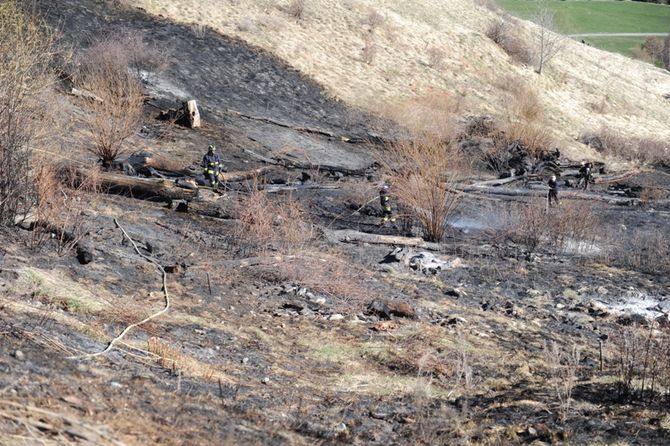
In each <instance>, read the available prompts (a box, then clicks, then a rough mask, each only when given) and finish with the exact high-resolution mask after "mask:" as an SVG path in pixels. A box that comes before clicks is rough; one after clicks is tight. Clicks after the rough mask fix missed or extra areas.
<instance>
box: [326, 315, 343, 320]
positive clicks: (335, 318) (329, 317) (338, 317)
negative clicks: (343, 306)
mask: <svg viewBox="0 0 670 446" xmlns="http://www.w3.org/2000/svg"><path fill="white" fill-rule="evenodd" d="M342 319H344V316H343V315H341V314H331V315H330V316H328V320H329V321H341V320H342Z"/></svg>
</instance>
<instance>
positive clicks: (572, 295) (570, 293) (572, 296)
mask: <svg viewBox="0 0 670 446" xmlns="http://www.w3.org/2000/svg"><path fill="white" fill-rule="evenodd" d="M563 297H565V298H566V299H568V300H578V299H579V294H578V293H577V291H575V290H573V289H572V288H566V289H564V290H563Z"/></svg>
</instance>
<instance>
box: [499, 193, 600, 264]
mask: <svg viewBox="0 0 670 446" xmlns="http://www.w3.org/2000/svg"><path fill="white" fill-rule="evenodd" d="M559 198H560V195H559ZM506 227H507V229H506V230H505V231H503V236H504V237H505V238H507V239H509V240H512V241H514V242H515V243H518V244H519V245H521V246H522V247H524V249H525V256H526V258H527V259H528V260H530V259H531V258H532V254H533V253H535V252H537V250H538V249H540V248H541V247H542V246H546V247H548V248H553V249H557V250H559V251H562V250H568V249H570V250H577V251H581V250H584V249H588V248H589V247H591V246H593V244H594V242H595V240H596V238H597V236H598V234H599V233H600V230H601V227H602V221H601V219H600V218H599V217H598V215H597V214H596V213H595V212H593V210H592V207H591V206H589V203H588V202H581V201H568V200H563V201H562V203H561V206H560V208H547V201H546V200H544V199H536V200H532V201H531V202H529V203H525V204H520V205H517V206H514V207H513V208H512V210H511V214H510V215H509V216H508V222H507V224H506Z"/></svg>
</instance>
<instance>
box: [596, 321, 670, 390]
mask: <svg viewBox="0 0 670 446" xmlns="http://www.w3.org/2000/svg"><path fill="white" fill-rule="evenodd" d="M608 339H609V344H610V345H609V348H608V349H607V351H608V354H607V356H608V362H609V364H610V366H611V367H613V368H614V373H615V375H616V377H617V391H618V396H619V398H621V399H622V400H626V401H629V400H633V399H636V398H637V399H639V400H641V401H645V400H646V401H648V402H653V401H654V400H655V399H657V398H658V397H659V396H665V397H667V396H668V395H669V394H670V387H668V384H670V382H669V380H668V377H669V376H670V375H669V373H668V368H667V360H668V358H669V357H670V339H669V338H668V334H667V333H663V332H660V333H658V332H656V333H655V330H653V329H651V328H649V329H643V328H639V327H636V326H619V327H617V328H615V329H612V330H611V331H610V332H609V337H608Z"/></svg>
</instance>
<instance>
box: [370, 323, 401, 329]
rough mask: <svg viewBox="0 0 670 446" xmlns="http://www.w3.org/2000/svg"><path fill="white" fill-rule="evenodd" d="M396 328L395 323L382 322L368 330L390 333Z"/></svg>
mask: <svg viewBox="0 0 670 446" xmlns="http://www.w3.org/2000/svg"><path fill="white" fill-rule="evenodd" d="M396 328H398V325H397V324H396V323H395V322H393V321H383V322H378V323H377V324H375V325H373V326H372V327H371V328H370V329H371V330H374V331H390V330H395V329H396Z"/></svg>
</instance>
